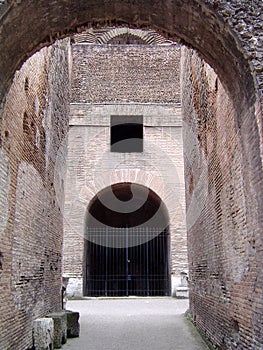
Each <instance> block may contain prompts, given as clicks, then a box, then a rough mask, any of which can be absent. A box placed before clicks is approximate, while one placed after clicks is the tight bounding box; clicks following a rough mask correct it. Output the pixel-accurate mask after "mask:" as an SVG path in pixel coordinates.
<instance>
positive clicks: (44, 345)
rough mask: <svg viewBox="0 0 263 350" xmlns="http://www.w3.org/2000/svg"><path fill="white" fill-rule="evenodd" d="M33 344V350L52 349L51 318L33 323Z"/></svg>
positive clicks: (52, 323)
mask: <svg viewBox="0 0 263 350" xmlns="http://www.w3.org/2000/svg"><path fill="white" fill-rule="evenodd" d="M33 342H34V349H35V350H53V349H54V347H53V342H54V322H53V319H52V318H47V317H43V318H38V319H36V320H35V321H34V322H33Z"/></svg>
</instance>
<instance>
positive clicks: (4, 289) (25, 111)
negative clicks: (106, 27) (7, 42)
mask: <svg viewBox="0 0 263 350" xmlns="http://www.w3.org/2000/svg"><path fill="white" fill-rule="evenodd" d="M67 45H68V44H67V42H61V43H58V44H56V45H55V46H54V47H51V48H45V49H43V50H42V51H41V52H40V53H38V54H36V55H35V56H34V57H32V58H31V59H30V60H28V61H27V62H26V63H25V64H24V66H23V67H22V68H21V70H20V71H18V72H17V73H16V76H15V78H14V82H13V85H12V87H11V89H10V92H9V94H8V96H7V101H6V105H5V110H4V115H3V119H2V121H1V124H2V125H1V126H2V130H1V131H2V132H1V140H2V141H1V146H2V148H1V158H2V159H1V160H2V161H1V172H0V176H1V178H0V180H1V197H0V202H1V208H2V207H3V211H2V212H1V233H0V234H1V240H0V252H1V260H2V269H1V270H0V278H1V284H0V293H1V315H0V317H1V321H0V324H1V340H0V348H1V349H5V350H7V349H17V350H20V349H21V350H23V349H28V348H31V347H32V322H33V320H34V319H36V318H39V317H42V316H44V315H45V314H47V313H48V312H50V311H54V310H58V309H60V308H61V297H60V292H61V247H62V213H61V210H62V207H61V205H60V204H61V203H59V201H58V198H57V196H56V193H55V190H54V182H55V181H54V178H55V175H56V179H57V180H61V174H60V173H58V174H55V167H54V165H55V163H56V155H57V153H58V149H59V147H60V144H61V142H62V140H63V139H64V136H65V135H66V132H67V125H68V119H67V118H68V102H69V99H68V97H69V94H68V92H69V91H68V66H67V62H68V46H67ZM61 86H63V89H61ZM8 185H9V186H10V190H9V192H7V191H6V190H7V189H8ZM2 186H3V187H2ZM5 191H6V192H5ZM2 215H3V216H2ZM2 219H3V220H2Z"/></svg>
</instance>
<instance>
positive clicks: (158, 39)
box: [98, 27, 172, 45]
mask: <svg viewBox="0 0 263 350" xmlns="http://www.w3.org/2000/svg"><path fill="white" fill-rule="evenodd" d="M125 34H129V35H131V36H134V37H138V38H140V39H141V40H142V41H143V42H144V43H145V44H148V45H160V44H166V43H167V44H171V43H172V41H171V40H166V39H165V38H164V37H163V36H162V35H160V34H158V33H156V32H155V31H153V30H142V29H133V28H127V27H118V28H113V29H110V30H109V31H107V32H106V33H103V34H102V35H101V36H100V37H99V38H98V43H99V44H108V43H109V42H110V41H111V40H112V39H114V38H116V37H118V36H121V35H125Z"/></svg>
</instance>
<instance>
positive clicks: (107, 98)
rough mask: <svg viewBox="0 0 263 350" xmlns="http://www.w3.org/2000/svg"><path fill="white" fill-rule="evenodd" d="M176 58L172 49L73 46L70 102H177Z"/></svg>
mask: <svg viewBox="0 0 263 350" xmlns="http://www.w3.org/2000/svg"><path fill="white" fill-rule="evenodd" d="M179 55H180V50H179V49H178V48H177V49H176V48H175V47H173V46H171V47H163V46H154V47H151V46H145V45H143V47H142V46H133V45H127V46H123V45H119V46H118V45H113V46H108V45H106V46H104V45H103V46H102V45H100V46H99V45H98V46H95V45H85V44H76V45H74V46H73V65H74V67H75V69H74V70H73V75H72V102H78V103H83V102H89V103H90V102H92V103H101V102H103V103H105V102H141V103H150V102H156V103H162V102H165V103H169V102H173V103H176V102H180V86H179V84H178V81H177V80H176V79H174V77H176V76H178V74H179V66H178V64H176V62H178V59H179ZM173 62H174V64H173Z"/></svg>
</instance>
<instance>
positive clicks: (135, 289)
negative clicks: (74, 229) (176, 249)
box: [84, 227, 170, 296]
mask: <svg viewBox="0 0 263 350" xmlns="http://www.w3.org/2000/svg"><path fill="white" fill-rule="evenodd" d="M169 245H170V237H169V229H168V228H166V229H164V230H163V229H159V228H152V227H143V228H141V227H140V228H137V227H131V228H128V227H125V228H113V227H103V228H94V227H93V228H89V229H88V233H87V236H86V240H85V250H86V254H85V256H86V258H85V270H86V271H85V278H84V294H85V295H87V296H129V295H137V296H166V295H170V273H169V256H170V254H169Z"/></svg>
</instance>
